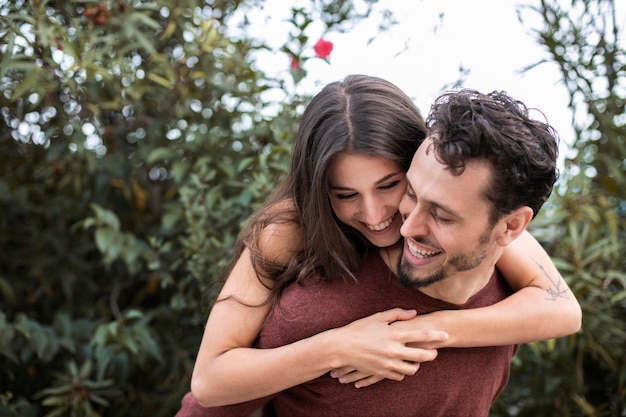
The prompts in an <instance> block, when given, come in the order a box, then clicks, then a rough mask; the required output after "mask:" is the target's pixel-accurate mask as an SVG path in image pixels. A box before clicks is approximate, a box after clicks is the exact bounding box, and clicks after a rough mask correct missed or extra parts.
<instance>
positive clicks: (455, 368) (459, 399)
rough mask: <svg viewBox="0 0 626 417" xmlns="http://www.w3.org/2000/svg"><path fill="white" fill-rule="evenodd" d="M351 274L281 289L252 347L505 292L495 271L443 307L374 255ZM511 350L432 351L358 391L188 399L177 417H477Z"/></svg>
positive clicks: (476, 303) (330, 384) (320, 382)
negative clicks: (255, 414)
mask: <svg viewBox="0 0 626 417" xmlns="http://www.w3.org/2000/svg"><path fill="white" fill-rule="evenodd" d="M356 276H357V281H355V280H352V279H345V280H336V281H334V282H321V281H316V280H313V279H312V280H309V281H308V282H307V283H305V284H303V285H296V284H294V285H290V286H289V287H287V288H286V289H285V290H284V292H283V294H282V296H281V298H280V303H279V305H278V306H277V307H276V308H275V309H274V310H273V311H272V312H271V313H270V315H269V316H268V319H267V322H266V324H265V326H264V328H263V330H262V331H261V334H260V335H259V347H261V348H273V347H277V346H282V345H285V344H288V343H291V342H294V341H297V340H300V339H303V338H306V337H309V336H312V335H314V334H317V333H319V332H322V331H324V330H328V329H332V328H336V327H341V326H344V325H346V324H349V323H351V322H353V321H354V320H357V319H360V318H363V317H365V316H368V315H371V314H374V313H377V312H380V311H384V310H388V309H391V308H395V307H400V308H405V309H416V310H417V312H418V314H425V313H429V312H432V311H438V310H450V309H468V308H477V307H483V306H487V305H491V304H494V303H496V302H498V301H500V300H502V299H503V298H506V297H507V296H508V295H510V294H511V289H510V288H509V287H508V285H507V284H506V282H505V281H504V280H503V278H502V277H501V276H500V274H498V273H494V275H493V276H492V278H491V280H490V281H489V283H488V284H487V285H486V286H485V287H484V288H483V289H482V290H481V291H479V292H478V293H477V294H476V295H474V296H473V297H472V298H470V299H469V300H468V302H467V303H465V304H463V305H456V304H450V303H447V302H445V301H442V300H438V299H435V298H432V297H429V296H427V295H425V294H424V293H422V292H421V291H419V290H415V289H407V288H405V287H403V286H402V285H401V284H400V282H399V281H398V279H397V277H396V276H395V275H394V274H393V273H392V272H391V271H390V270H389V268H387V266H386V265H385V263H384V262H383V260H382V259H381V257H380V255H379V253H378V251H372V252H371V253H370V254H369V255H368V256H366V257H365V259H364V262H363V265H362V266H361V268H360V270H359V271H358V272H357V274H356ZM515 350H516V346H496V347H481V348H446V349H439V353H438V356H437V358H436V359H435V360H434V361H432V362H426V363H423V364H422V365H421V366H420V369H419V370H418V371H417V373H416V374H415V375H413V376H409V377H405V378H404V380H403V381H401V382H399V381H391V380H383V381H380V382H378V383H376V384H374V385H372V386H370V387H367V388H361V389H356V388H354V386H353V385H352V384H346V385H343V384H340V383H339V382H338V381H337V380H336V379H334V378H331V377H330V376H329V375H328V374H326V375H323V376H321V377H319V378H317V379H314V380H312V381H310V382H307V383H304V384H301V385H298V386H296V387H293V388H290V389H288V390H285V391H283V392H281V393H278V394H276V395H274V396H272V397H268V398H265V399H261V400H257V401H251V402H248V403H243V404H238V405H233V406H226V407H215V408H202V407H200V406H199V405H198V404H197V403H196V402H195V401H194V400H193V398H192V397H191V396H188V397H186V399H185V400H184V402H183V408H182V409H181V411H180V412H179V414H177V417H191V416H194V417H195V416H204V417H217V416H241V417H244V416H247V415H249V414H250V413H251V412H252V411H254V410H255V409H256V408H257V407H258V406H259V405H260V404H263V403H267V406H266V407H265V410H264V416H266V417H270V416H275V417H294V416H300V417H307V416H311V417H326V416H329V417H330V416H342V417H351V416H354V417H362V416H364V415H365V416H369V417H375V416H381V417H390V416H394V417H404V416H407V417H408V416H411V417H419V416H424V417H436V416H442V417H454V416H459V417H484V416H487V415H488V414H489V408H490V407H491V405H492V404H493V402H494V401H495V399H496V398H497V396H498V395H499V394H500V392H501V391H502V389H503V388H504V386H505V385H506V383H507V381H508V377H509V364H510V360H511V358H512V356H513V355H514V353H515Z"/></svg>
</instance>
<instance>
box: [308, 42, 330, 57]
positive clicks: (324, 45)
mask: <svg viewBox="0 0 626 417" xmlns="http://www.w3.org/2000/svg"><path fill="white" fill-rule="evenodd" d="M313 49H314V50H315V55H317V57H318V58H322V59H326V58H328V55H330V53H331V52H332V51H333V43H332V42H328V41H325V40H324V39H323V38H320V40H319V41H317V43H316V44H315V45H314V46H313Z"/></svg>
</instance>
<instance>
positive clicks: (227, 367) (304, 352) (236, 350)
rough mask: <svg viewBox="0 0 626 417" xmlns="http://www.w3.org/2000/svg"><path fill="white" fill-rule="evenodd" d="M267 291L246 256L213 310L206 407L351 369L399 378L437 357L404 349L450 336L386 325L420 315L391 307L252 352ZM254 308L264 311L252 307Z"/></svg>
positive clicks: (200, 377) (206, 342) (207, 338)
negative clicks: (417, 342) (289, 342)
mask: <svg viewBox="0 0 626 417" xmlns="http://www.w3.org/2000/svg"><path fill="white" fill-rule="evenodd" d="M264 253H265V251H264ZM268 291H269V290H268V289H267V288H266V287H265V286H264V285H262V284H261V283H260V282H259V280H258V278H257V277H256V274H255V272H254V269H253V266H252V263H251V261H250V254H249V251H248V250H245V251H244V252H243V254H242V256H241V257H240V258H239V260H238V261H237V263H236V265H235V266H234V268H233V270H232V271H231V273H230V275H229V277H228V279H227V280H226V283H225V285H224V288H223V289H222V291H221V293H220V296H219V298H220V299H221V301H219V302H217V303H215V305H214V307H213V309H212V310H211V313H210V315H209V319H208V321H207V324H206V328H205V331H204V335H203V338H202V342H201V345H200V350H199V352H198V356H197V359H196V363H195V366H194V370H193V375H192V381H191V390H192V393H193V395H194V397H195V398H196V399H197V400H198V402H199V403H200V404H201V405H202V406H205V407H207V406H218V405H225V404H233V403H239V402H243V401H248V400H251V399H255V398H260V397H265V396H267V395H270V394H273V393H276V392H279V391H282V390H284V389H287V388H290V387H292V386H295V385H298V384H301V383H303V382H307V381H310V380H312V379H314V378H317V377H319V376H321V375H323V374H325V373H327V372H329V371H330V370H332V369H334V368H340V367H346V366H352V367H354V368H356V369H360V370H363V371H365V372H367V373H368V374H369V375H377V376H379V377H381V378H389V379H395V380H400V379H402V378H404V376H405V375H413V374H414V373H415V372H416V371H417V369H418V367H419V362H425V361H429V360H432V359H434V358H435V356H436V351H434V350H432V349H424V348H417V349H416V348H412V347H407V346H406V345H407V343H408V342H410V341H424V342H428V341H435V340H443V338H445V337H447V335H445V333H443V332H437V331H431V330H423V329H410V330H404V329H396V328H393V327H391V326H389V325H388V324H389V323H392V322H394V321H397V320H405V319H408V318H411V317H413V316H415V311H405V310H401V309H394V310H389V311H387V312H382V313H378V314H376V315H373V316H370V317H367V318H365V319H362V320H358V321H356V322H354V323H351V324H349V325H347V326H344V327H341V328H337V329H332V330H328V331H325V332H322V333H319V334H317V335H315V336H312V337H310V338H307V339H303V340H300V341H298V342H295V343H292V344H289V345H285V346H282V347H279V348H274V349H254V348H250V346H252V344H253V342H254V340H255V339H256V337H257V335H258V334H259V332H260V330H261V327H262V325H263V321H264V319H265V317H266V315H267V313H268V310H269V307H268V305H267V304H263V302H264V301H265V300H266V297H267V294H268ZM228 296H236V299H235V298H234V297H230V298H228ZM256 305H261V306H260V307H250V306H256ZM357 335H358V337H357Z"/></svg>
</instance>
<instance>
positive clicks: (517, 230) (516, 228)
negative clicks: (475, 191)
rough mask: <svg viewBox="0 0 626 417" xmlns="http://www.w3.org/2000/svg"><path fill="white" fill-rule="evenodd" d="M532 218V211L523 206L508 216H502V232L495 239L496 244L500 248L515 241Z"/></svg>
mask: <svg viewBox="0 0 626 417" xmlns="http://www.w3.org/2000/svg"><path fill="white" fill-rule="evenodd" d="M532 218H533V209H531V208H530V207H528V206H523V207H520V208H518V209H517V210H515V211H513V212H512V213H510V214H507V215H506V216H504V218H503V219H502V221H503V222H504V224H503V226H504V230H503V232H502V233H501V234H500V236H499V237H498V238H497V242H498V244H499V245H500V246H506V245H508V244H509V243H511V242H512V241H513V240H515V239H517V237H518V236H519V235H521V234H522V232H523V231H524V230H526V226H528V223H530V221H531V220H532Z"/></svg>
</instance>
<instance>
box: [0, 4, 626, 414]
mask: <svg viewBox="0 0 626 417" xmlns="http://www.w3.org/2000/svg"><path fill="white" fill-rule="evenodd" d="M374 3H375V1H374V2H372V1H365V0H363V1H362V2H359V1H327V0H323V1H320V0H311V1H310V2H309V3H307V5H306V7H299V8H298V7H292V19H291V20H290V22H291V24H292V26H293V30H292V31H291V33H290V34H288V36H287V39H286V42H285V45H284V46H283V48H282V49H281V51H280V53H287V54H290V55H292V56H293V57H295V58H296V59H297V60H298V61H299V62H300V68H296V69H292V70H291V72H290V73H289V76H288V77H287V78H286V79H277V78H274V77H270V76H268V75H267V74H264V73H263V72H262V71H260V70H259V69H258V68H256V67H255V65H254V52H255V51H258V50H264V49H267V48H268V46H267V45H265V44H264V43H263V42H262V41H261V40H258V39H249V38H246V37H245V36H233V35H231V33H232V32H231V31H229V25H232V24H233V23H232V22H233V21H234V20H232V16H234V15H235V14H237V13H239V16H241V15H245V13H246V11H250V10H254V9H255V8H259V7H262V4H263V2H262V1H258V0H230V1H228V0H215V1H210V2H209V1H202V0H182V1H177V2H172V1H166V0H155V1H144V0H128V1H116V0H110V1H105V0H102V1H78V0H70V1H60V0H56V1H55V0H30V1H24V0H16V1H6V0H0V54H1V55H0V115H1V121H0V416H22V417H28V416H40V415H48V416H98V415H100V416H131V415H132V416H138V415H150V416H171V415H173V414H174V413H175V412H176V410H177V409H178V407H179V404H180V398H181V397H182V395H183V394H184V393H185V392H186V391H188V389H189V377H190V374H191V369H192V367H193V361H194V358H195V353H196V350H197V347H198V345H199V341H200V337H201V335H202V326H203V322H204V318H205V317H206V314H207V311H208V308H209V306H210V302H211V300H212V297H213V296H214V295H215V290H216V289H217V288H219V284H220V280H221V278H222V273H221V271H222V268H223V267H224V265H225V262H226V261H227V260H228V258H229V254H230V251H231V248H232V245H233V242H234V239H235V236H236V233H237V232H238V230H239V228H240V226H241V225H242V224H243V222H245V220H246V218H247V217H248V215H249V214H250V213H251V212H252V210H254V209H255V208H256V207H257V206H258V205H259V204H260V202H262V200H263V199H264V197H265V196H266V195H267V194H268V192H269V191H270V190H271V189H272V187H273V186H274V184H275V183H276V182H277V181H278V179H279V178H280V175H281V174H282V173H283V172H284V170H285V169H286V163H287V158H288V155H289V152H290V144H291V140H292V137H293V133H294V129H295V125H296V121H297V117H298V115H299V114H300V112H301V110H302V104H303V103H306V102H307V100H308V98H309V97H307V96H303V95H298V94H295V93H289V91H295V89H294V88H290V86H291V87H293V86H294V85H297V84H298V82H299V81H300V80H302V79H303V78H304V77H306V71H305V70H304V69H303V68H306V66H305V65H304V64H305V63H306V60H307V59H316V58H311V55H310V53H308V52H307V48H310V46H311V44H312V43H314V42H315V41H316V39H309V38H308V32H307V30H306V29H307V27H308V26H309V25H310V24H311V22H313V21H316V22H320V21H321V22H323V24H324V27H325V28H326V30H328V31H343V30H345V29H346V28H348V27H349V26H350V25H354V24H356V23H358V22H359V21H361V20H364V19H380V20H381V24H382V27H383V28H385V27H389V26H390V25H392V24H393V18H392V16H391V15H390V14H385V15H381V16H374V15H373V14H372V12H371V7H372V6H373V4H374ZM607 5H610V2H600V1H599V0H598V1H591V0H584V1H582V0H579V1H573V2H572V5H571V9H567V10H561V9H560V8H559V6H558V2H553V1H544V2H541V3H539V4H538V5H536V6H533V7H531V8H527V9H525V11H526V12H529V13H532V14H534V15H538V16H541V17H542V19H541V20H542V22H543V23H544V25H545V26H543V27H537V28H534V32H533V33H534V34H535V35H536V38H537V42H539V43H540V44H542V45H544V46H545V47H546V50H547V51H548V52H549V54H550V56H551V58H552V61H554V63H556V64H557V65H559V68H561V71H562V74H563V82H564V83H565V85H566V86H567V87H568V90H569V91H570V94H571V97H572V100H571V103H570V105H571V107H572V109H574V110H575V111H576V113H577V114H581V113H583V114H584V115H585V117H583V118H578V119H576V120H574V121H573V123H574V125H575V126H576V129H577V141H576V144H575V146H574V148H575V149H576V154H575V155H574V156H573V157H572V158H570V159H568V160H567V161H566V169H565V172H564V173H563V175H562V181H561V183H560V188H559V189H558V192H557V193H555V195H554V197H553V198H552V199H551V200H550V204H549V207H547V208H546V209H545V210H544V211H543V214H542V217H541V218H540V219H538V221H537V222H536V224H535V226H534V229H533V232H534V234H535V235H536V236H537V237H538V238H539V239H540V240H541V241H542V243H544V245H545V246H546V248H547V249H548V251H549V252H550V253H552V254H554V258H555V262H557V265H558V266H559V268H560V270H561V271H562V273H563V275H564V277H565V279H566V280H567V281H568V282H569V284H570V286H572V288H573V289H574V291H575V293H576V295H577V297H578V298H579V300H580V302H581V304H582V305H583V311H584V323H583V330H582V331H581V332H580V333H579V334H577V335H573V336H570V337H567V338H562V339H559V340H552V341H547V342H539V343H533V344H529V345H526V346H524V347H523V348H522V349H521V351H520V353H519V354H518V356H517V357H516V359H515V361H514V363H513V378H512V380H511V383H510V384H509V386H508V388H507V390H506V391H505V393H504V394H503V396H502V398H501V399H500V400H499V402H498V404H497V405H496V406H495V407H494V411H493V412H494V415H502V416H504V415H518V416H531V415H532V416H555V415H558V416H570V415H571V416H583V415H585V416H603V415H611V416H623V415H626V414H625V413H626V411H625V410H626V364H625V359H624V347H626V328H625V325H624V323H625V322H626V301H625V300H626V289H625V288H626V275H625V272H624V271H626V268H625V264H624V260H623V257H621V256H620V254H621V253H622V252H623V251H624V250H625V249H626V248H625V243H624V242H626V236H625V230H626V227H625V223H626V220H625V215H626V202H625V201H624V196H625V195H626V193H625V189H626V186H625V185H624V184H625V182H624V171H625V168H626V166H625V163H624V161H625V159H626V142H625V141H626V139H625V133H624V132H625V129H624V124H625V119H624V99H625V98H626V90H625V87H626V86H625V85H624V79H625V72H626V71H625V67H624V65H625V62H626V58H625V56H626V55H625V53H624V50H623V49H622V48H621V47H620V45H619V42H618V41H617V40H618V39H619V37H620V36H622V37H623V34H621V32H620V31H621V30H622V28H619V27H616V26H615V25H614V23H613V22H614V21H613V22H612V21H611V19H610V16H611V10H612V9H610V7H609V9H607ZM290 7H291V6H290ZM521 11H522V10H521V9H520V16H522V14H521ZM613 13H614V10H613ZM613 16H614V15H613ZM237 21H239V22H241V24H242V25H244V27H243V29H245V19H243V20H241V19H239V20H237ZM231 29H232V28H231ZM243 32H244V33H245V30H244V31H243ZM531 66H532V65H531ZM599 80H600V82H598V81H599ZM276 89H279V90H280V91H282V92H286V93H285V95H284V96H283V98H282V99H281V100H277V101H275V102H269V101H268V99H267V98H266V97H267V96H266V95H263V93H264V92H267V91H269V90H276ZM268 109H271V110H272V111H268Z"/></svg>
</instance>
